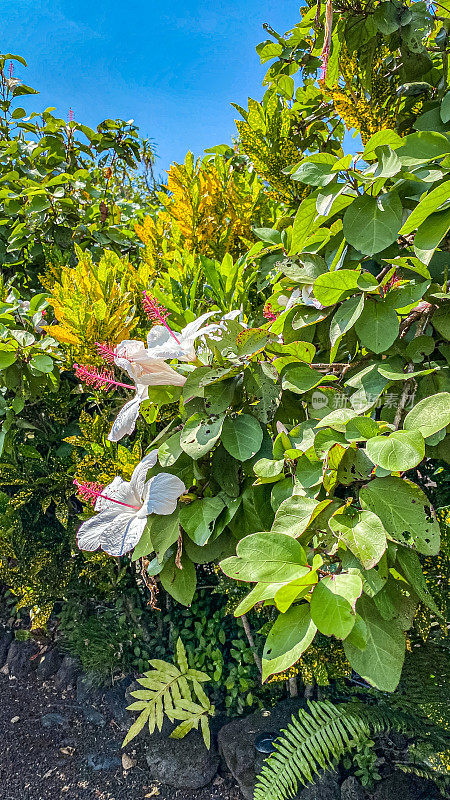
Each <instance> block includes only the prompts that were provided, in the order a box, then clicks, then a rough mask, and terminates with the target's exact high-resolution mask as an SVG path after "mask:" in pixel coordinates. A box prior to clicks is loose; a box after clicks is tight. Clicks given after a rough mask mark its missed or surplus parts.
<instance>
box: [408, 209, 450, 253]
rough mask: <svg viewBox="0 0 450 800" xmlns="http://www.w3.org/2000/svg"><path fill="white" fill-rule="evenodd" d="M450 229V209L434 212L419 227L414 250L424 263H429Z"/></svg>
mask: <svg viewBox="0 0 450 800" xmlns="http://www.w3.org/2000/svg"><path fill="white" fill-rule="evenodd" d="M449 230H450V209H446V210H445V211H438V212H437V213H436V214H432V215H431V216H430V217H428V219H427V220H425V222H423V223H422V225H420V227H419V228H418V229H417V232H416V235H415V236H414V252H415V254H416V256H417V258H420V260H421V261H423V263H424V264H429V263H430V261H431V259H432V257H433V253H434V251H435V250H436V247H437V246H438V245H439V244H440V243H441V241H442V240H443V239H444V237H445V236H446V234H447V232H448V231H449Z"/></svg>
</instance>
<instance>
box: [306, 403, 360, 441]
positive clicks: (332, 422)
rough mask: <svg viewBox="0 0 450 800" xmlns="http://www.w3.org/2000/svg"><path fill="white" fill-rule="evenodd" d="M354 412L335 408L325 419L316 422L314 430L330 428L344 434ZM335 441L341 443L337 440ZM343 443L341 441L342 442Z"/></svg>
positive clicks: (350, 409)
mask: <svg viewBox="0 0 450 800" xmlns="http://www.w3.org/2000/svg"><path fill="white" fill-rule="evenodd" d="M354 416H355V412H354V411H353V409H352V408H335V409H334V411H330V413H329V414H326V416H325V417H322V419H320V420H319V421H318V422H316V428H332V429H333V430H334V431H339V432H340V433H344V432H345V430H346V428H347V424H348V422H349V420H351V419H353V417H354ZM336 441H341V440H340V439H337V440H336ZM342 441H343V440H342Z"/></svg>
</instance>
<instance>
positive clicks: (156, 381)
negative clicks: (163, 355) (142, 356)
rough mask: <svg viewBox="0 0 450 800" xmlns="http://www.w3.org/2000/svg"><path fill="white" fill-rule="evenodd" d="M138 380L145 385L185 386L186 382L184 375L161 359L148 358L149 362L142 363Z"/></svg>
mask: <svg viewBox="0 0 450 800" xmlns="http://www.w3.org/2000/svg"><path fill="white" fill-rule="evenodd" d="M137 380H138V381H139V382H140V384H141V385H143V386H184V384H185V383H186V378H185V376H184V375H180V373H179V372H176V371H175V370H174V369H172V367H169V365H168V364H166V363H165V361H161V360H160V359H148V361H147V363H145V364H142V369H141V373H140V375H139V377H138V378H137Z"/></svg>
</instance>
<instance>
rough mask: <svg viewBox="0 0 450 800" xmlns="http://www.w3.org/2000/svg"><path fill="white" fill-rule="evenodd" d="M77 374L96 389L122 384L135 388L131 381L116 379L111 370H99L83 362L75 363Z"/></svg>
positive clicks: (124, 386)
mask: <svg viewBox="0 0 450 800" xmlns="http://www.w3.org/2000/svg"><path fill="white" fill-rule="evenodd" d="M73 366H74V369H75V375H76V377H77V378H80V380H82V381H84V382H85V383H86V384H87V385H88V386H93V387H94V389H109V388H110V387H111V386H122V387H123V388H124V389H135V388H136V387H135V386H133V385H132V384H131V383H121V382H120V381H116V380H115V378H114V375H113V373H112V372H111V370H106V369H103V370H99V369H98V368H97V367H90V366H88V365H83V364H74V365H73Z"/></svg>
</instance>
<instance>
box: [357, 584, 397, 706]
mask: <svg viewBox="0 0 450 800" xmlns="http://www.w3.org/2000/svg"><path fill="white" fill-rule="evenodd" d="M356 610H357V612H358V614H359V615H360V616H361V618H362V620H363V622H364V624H365V626H366V635H367V641H366V645H365V647H364V648H361V647H359V646H355V644H353V643H351V641H344V651H345V655H346V656H347V658H348V660H349V661H350V664H351V665H352V667H353V669H354V670H355V672H357V673H358V674H359V675H361V677H362V678H363V679H364V680H366V681H367V682H368V683H370V684H371V686H375V688H377V689H380V691H382V692H393V691H394V690H395V689H396V688H397V686H398V683H399V680H400V676H401V672H402V667H403V661H404V658H405V637H404V634H403V633H402V631H401V630H400V628H398V627H397V625H396V624H395V623H394V622H393V621H391V620H384V619H383V618H382V616H381V615H380V613H379V611H378V610H377V609H376V607H375V604H374V602H373V601H372V600H370V599H369V598H368V597H365V596H364V595H363V597H361V598H360V599H359V601H358V603H357V605H356ZM359 644H360V643H359Z"/></svg>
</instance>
